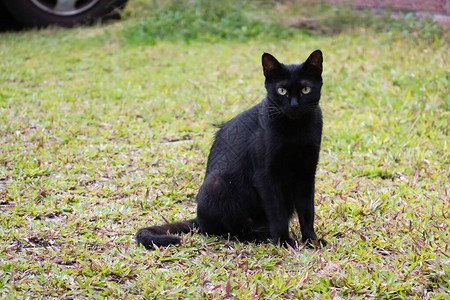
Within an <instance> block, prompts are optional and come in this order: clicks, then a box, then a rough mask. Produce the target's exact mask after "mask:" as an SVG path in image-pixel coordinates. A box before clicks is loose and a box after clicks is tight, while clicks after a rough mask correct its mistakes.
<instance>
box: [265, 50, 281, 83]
mask: <svg viewBox="0 0 450 300" xmlns="http://www.w3.org/2000/svg"><path fill="white" fill-rule="evenodd" d="M262 66H263V71H264V76H266V78H268V77H274V76H275V75H276V74H278V72H279V71H280V69H281V64H280V63H279V62H278V60H277V59H276V58H275V57H273V56H272V55H271V54H269V53H264V54H263V55H262Z"/></svg>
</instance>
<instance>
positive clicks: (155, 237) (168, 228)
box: [136, 219, 199, 249]
mask: <svg viewBox="0 0 450 300" xmlns="http://www.w3.org/2000/svg"><path fill="white" fill-rule="evenodd" d="M196 228H199V226H198V222H197V219H191V220H187V221H181V222H175V223H170V224H164V225H159V226H150V227H145V228H141V229H139V230H138V232H137V233H136V242H137V243H138V245H139V244H140V245H143V246H144V247H145V248H147V249H153V248H154V247H155V246H157V247H159V246H164V247H165V246H169V245H175V244H179V243H180V241H181V238H180V237H179V236H175V235H172V234H177V233H189V232H190V231H191V230H193V229H196Z"/></svg>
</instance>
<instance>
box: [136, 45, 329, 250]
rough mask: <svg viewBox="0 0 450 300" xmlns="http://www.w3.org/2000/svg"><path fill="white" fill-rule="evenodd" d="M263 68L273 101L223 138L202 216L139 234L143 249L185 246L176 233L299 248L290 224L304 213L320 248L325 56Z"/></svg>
mask: <svg viewBox="0 0 450 300" xmlns="http://www.w3.org/2000/svg"><path fill="white" fill-rule="evenodd" d="M262 65H263V70H264V76H265V78H266V80H265V87H266V90H267V97H266V98H265V99H264V100H263V101H262V102H261V103H259V104H257V105H255V106H253V107H252V108H250V109H248V110H246V111H244V112H242V113H240V114H239V115H237V116H236V117H234V118H233V119H231V120H230V121H228V122H227V123H225V124H223V125H222V126H221V127H220V129H219V131H218V132H217V133H216V138H215V141H214V143H213V145H212V147H211V151H210V154H209V157H208V163H207V167H206V174H205V179H204V182H203V185H202V186H201V187H200V190H199V192H198V195H197V217H196V218H195V219H192V220H189V221H183V222H176V223H172V224H166V225H161V226H151V227H146V228H142V229H140V230H139V231H138V233H137V235H136V240H137V242H138V243H139V244H142V245H144V246H145V247H146V248H148V249H151V248H153V247H154V246H167V245H170V244H177V243H179V242H180V237H178V236H174V235H172V234H177V233H188V232H190V231H191V230H192V229H198V231H199V233H201V234H214V235H224V234H231V235H233V236H236V237H237V238H238V239H240V240H244V241H256V242H260V241H266V240H267V239H269V238H270V239H271V240H272V242H273V243H275V244H281V245H284V246H286V245H290V246H294V247H295V246H296V243H295V242H294V240H293V239H291V238H290V236H289V219H290V218H291V217H292V215H293V214H294V211H296V212H297V215H298V218H299V222H300V228H301V232H302V241H303V242H306V241H309V242H310V243H312V244H314V245H315V246H318V240H317V236H316V234H315V232H314V226H313V225H314V178H315V172H316V167H317V163H318V160H319V150H320V142H321V136H322V112H321V110H320V107H319V99H320V92H321V88H322V77H321V74H322V52H321V51H320V50H316V51H314V52H313V53H311V55H310V56H309V57H308V59H307V60H306V61H305V62H304V63H302V64H294V65H285V64H281V63H279V62H278V61H277V60H276V59H275V58H274V57H273V56H272V55H270V54H268V53H264V54H263V56H262ZM280 88H282V89H281V90H280ZM283 89H284V90H283ZM308 89H309V92H308ZM284 91H286V93H285V95H282V94H284Z"/></svg>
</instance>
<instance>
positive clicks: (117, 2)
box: [0, 0, 128, 27]
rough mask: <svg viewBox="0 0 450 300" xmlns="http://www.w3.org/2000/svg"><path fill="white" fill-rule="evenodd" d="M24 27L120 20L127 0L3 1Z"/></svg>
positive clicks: (68, 25)
mask: <svg viewBox="0 0 450 300" xmlns="http://www.w3.org/2000/svg"><path fill="white" fill-rule="evenodd" d="M0 1H3V3H4V6H5V7H6V8H7V10H8V11H9V12H10V13H11V15H12V16H13V17H14V18H15V19H16V20H17V21H19V22H20V23H21V24H23V25H25V26H30V27H45V26H48V25H57V26H61V27H73V26H76V25H83V24H91V23H93V22H95V21H96V20H99V19H104V18H105V17H117V16H118V15H119V12H120V11H121V10H122V9H123V8H124V7H125V4H126V3H127V1H128V0H0Z"/></svg>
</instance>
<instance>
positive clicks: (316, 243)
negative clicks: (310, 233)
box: [305, 239, 327, 249]
mask: <svg viewBox="0 0 450 300" xmlns="http://www.w3.org/2000/svg"><path fill="white" fill-rule="evenodd" d="M326 245H327V241H325V240H324V239H315V240H312V239H307V240H306V242H305V247H306V248H309V249H320V248H324V247H325V246H326Z"/></svg>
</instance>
